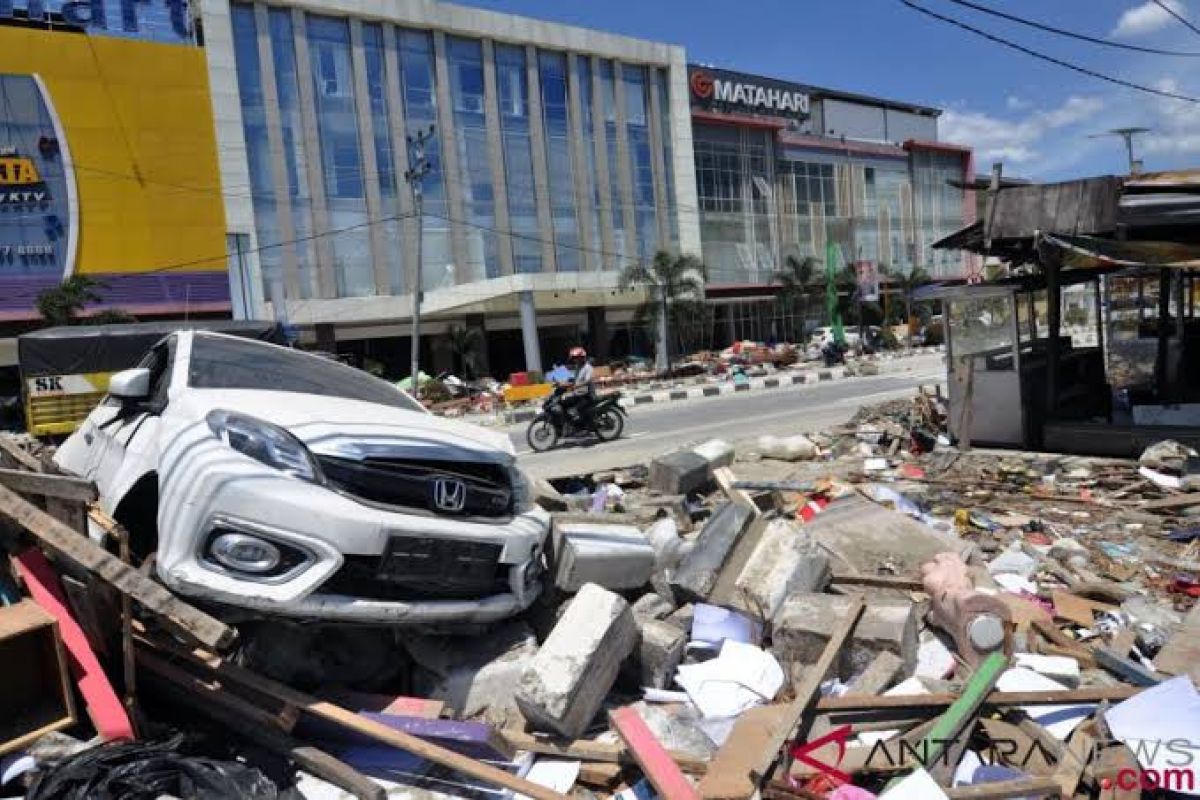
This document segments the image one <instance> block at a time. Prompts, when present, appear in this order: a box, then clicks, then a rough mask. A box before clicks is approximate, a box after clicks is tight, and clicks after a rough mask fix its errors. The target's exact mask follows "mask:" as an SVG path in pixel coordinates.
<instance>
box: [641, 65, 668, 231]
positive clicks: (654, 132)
mask: <svg viewBox="0 0 1200 800" xmlns="http://www.w3.org/2000/svg"><path fill="white" fill-rule="evenodd" d="M646 79H647V81H648V82H649V84H650V86H649V88H650V105H649V108H648V109H647V110H646V113H647V114H649V116H650V120H649V121H650V126H649V127H650V160H651V162H652V164H653V170H652V171H653V173H654V208H655V213H654V219H655V221H656V222H657V230H658V248H657V249H659V250H665V249H667V248H668V247H670V245H671V223H670V221H669V220H668V219H667V214H668V212H669V210H670V209H669V204H668V203H667V157H666V153H664V152H663V129H662V104H663V100H664V99H663V97H662V96H661V92H659V83H658V67H651V68H649V69H647V70H646Z"/></svg>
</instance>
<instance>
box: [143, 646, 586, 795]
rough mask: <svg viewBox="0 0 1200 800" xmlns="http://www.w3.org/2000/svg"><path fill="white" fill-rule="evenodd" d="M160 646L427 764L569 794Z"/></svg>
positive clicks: (222, 664) (209, 657)
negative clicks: (409, 754)
mask: <svg viewBox="0 0 1200 800" xmlns="http://www.w3.org/2000/svg"><path fill="white" fill-rule="evenodd" d="M139 645H141V646H146V647H151V648H153V647H154V645H153V644H151V643H150V642H148V641H146V640H144V639H139ZM161 646H162V647H166V648H169V649H171V650H172V651H174V652H179V653H181V654H183V653H185V652H186V655H187V657H188V658H191V659H193V660H194V661H195V662H196V663H198V664H202V665H204V666H205V667H207V668H208V669H210V670H212V671H213V672H214V673H215V674H216V675H217V676H218V677H220V678H222V679H224V680H229V681H232V682H234V683H237V684H239V685H241V686H245V687H247V688H249V689H252V690H254V691H256V692H261V693H262V694H264V695H267V696H269V697H273V698H275V699H276V700H279V701H280V702H282V703H285V704H287V705H291V706H295V707H296V708H297V709H299V710H300V711H302V712H305V713H308V714H312V715H313V716H315V717H319V718H321V719H324V720H328V721H330V722H334V723H337V724H338V725H341V726H342V727H345V728H348V729H349V730H352V731H355V732H356V733H360V734H362V735H364V736H366V737H369V738H371V739H374V740H376V741H378V742H382V743H383V744H386V745H391V746H392V747H397V748H399V749H401V750H404V751H405V752H407V753H412V754H413V755H415V756H418V757H420V758H423V759H425V760H426V761H432V762H433V763H435V764H441V765H442V766H445V767H449V768H450V769H453V770H455V771H456V772H460V773H462V774H463V775H466V776H468V777H471V778H477V779H479V780H481V781H485V782H487V783H490V784H494V785H496V786H501V787H503V788H505V789H511V790H513V791H515V792H519V793H521V794H524V795H528V796H530V797H532V798H535V800H566V795H561V794H559V793H558V792H555V791H553V790H551V789H547V788H546V787H545V786H539V785H538V784H536V783H533V782H532V781H527V780H525V779H524V778H519V777H517V776H515V775H512V774H510V773H508V772H505V771H504V770H502V769H497V768H496V767H493V766H491V765H490V764H485V763H483V762H482V761H477V760H475V759H473V758H468V757H466V756H464V755H461V754H459V753H455V752H453V751H451V750H447V749H446V748H444V747H439V746H438V745H435V744H432V743H430V742H426V741H423V740H421V739H419V738H417V737H416V736H412V735H411V734H407V733H404V732H403V731H398V730H393V729H392V728H389V727H388V726H386V725H383V724H381V723H379V722H376V721H374V720H371V719H367V718H366V717H363V716H361V715H359V714H355V713H354V712H353V711H350V710H349V709H346V708H342V707H341V706H338V705H334V704H333V703H330V702H327V701H324V700H318V699H317V698H315V697H313V696H311V695H308V694H305V693H304V692H300V691H297V690H295V689H292V688H291V687H289V686H285V685H284V684H282V683H278V682H276V681H273V680H271V679H270V678H266V677H263V676H261V675H259V674H257V673H254V672H251V671H250V670H247V669H244V668H242V667H239V666H237V665H236V664H232V663H230V662H229V661H226V660H225V659H223V658H221V657H220V656H217V655H215V654H213V653H209V652H206V651H204V650H193V651H190V652H187V651H183V650H180V649H178V648H176V647H175V646H174V645H173V644H170V643H166V642H164V643H162V644H161Z"/></svg>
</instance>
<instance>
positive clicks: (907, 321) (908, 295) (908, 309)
mask: <svg viewBox="0 0 1200 800" xmlns="http://www.w3.org/2000/svg"><path fill="white" fill-rule="evenodd" d="M904 330H905V331H906V332H907V334H908V335H907V336H906V337H905V338H906V339H907V340H908V349H909V350H912V292H910V291H908V290H905V292H904Z"/></svg>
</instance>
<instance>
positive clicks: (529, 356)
mask: <svg viewBox="0 0 1200 800" xmlns="http://www.w3.org/2000/svg"><path fill="white" fill-rule="evenodd" d="M518 297H519V299H520V304H521V342H522V344H524V346H525V370H526V371H527V372H542V371H543V370H542V348H541V343H540V342H539V341H538V329H537V307H536V306H535V305H534V302H533V292H530V291H524V292H521V293H520V295H519V296H518Z"/></svg>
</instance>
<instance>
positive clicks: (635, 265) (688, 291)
mask: <svg viewBox="0 0 1200 800" xmlns="http://www.w3.org/2000/svg"><path fill="white" fill-rule="evenodd" d="M707 272H708V271H707V269H706V268H705V266H704V262H703V261H701V260H700V259H698V258H696V256H685V255H675V254H673V253H668V252H667V251H666V250H659V251H658V252H657V253H655V254H654V259H653V260H652V261H651V262H650V263H649V264H644V263H642V262H640V261H638V262H632V263H630V264H629V266H627V267H626V268H625V269H624V270H622V271H621V275H620V278H619V279H618V285H619V286H620V288H621V290H622V291H626V290H628V289H630V288H633V287H641V288H644V289H645V290H646V293H647V296H648V297H647V300H646V302H645V303H643V304H642V306H641V308H639V309H638V312H637V313H638V317H639V318H640V319H645V320H647V321H648V322H650V323H652V324H653V327H655V328H656V329H657V330H658V337H657V338H658V345H657V348H656V350H657V356H656V359H655V361H656V366H657V368H658V370H659V371H660V372H666V371H667V370H669V369H670V367H671V354H670V349H671V345H670V340H669V338H668V335H667V331H668V326H669V320H670V319H671V317H672V311H673V310H675V309H674V307H675V306H676V305H677V304H679V303H682V302H685V301H688V300H699V299H700V298H702V297H703V296H704V279H705V277H706V275H707Z"/></svg>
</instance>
